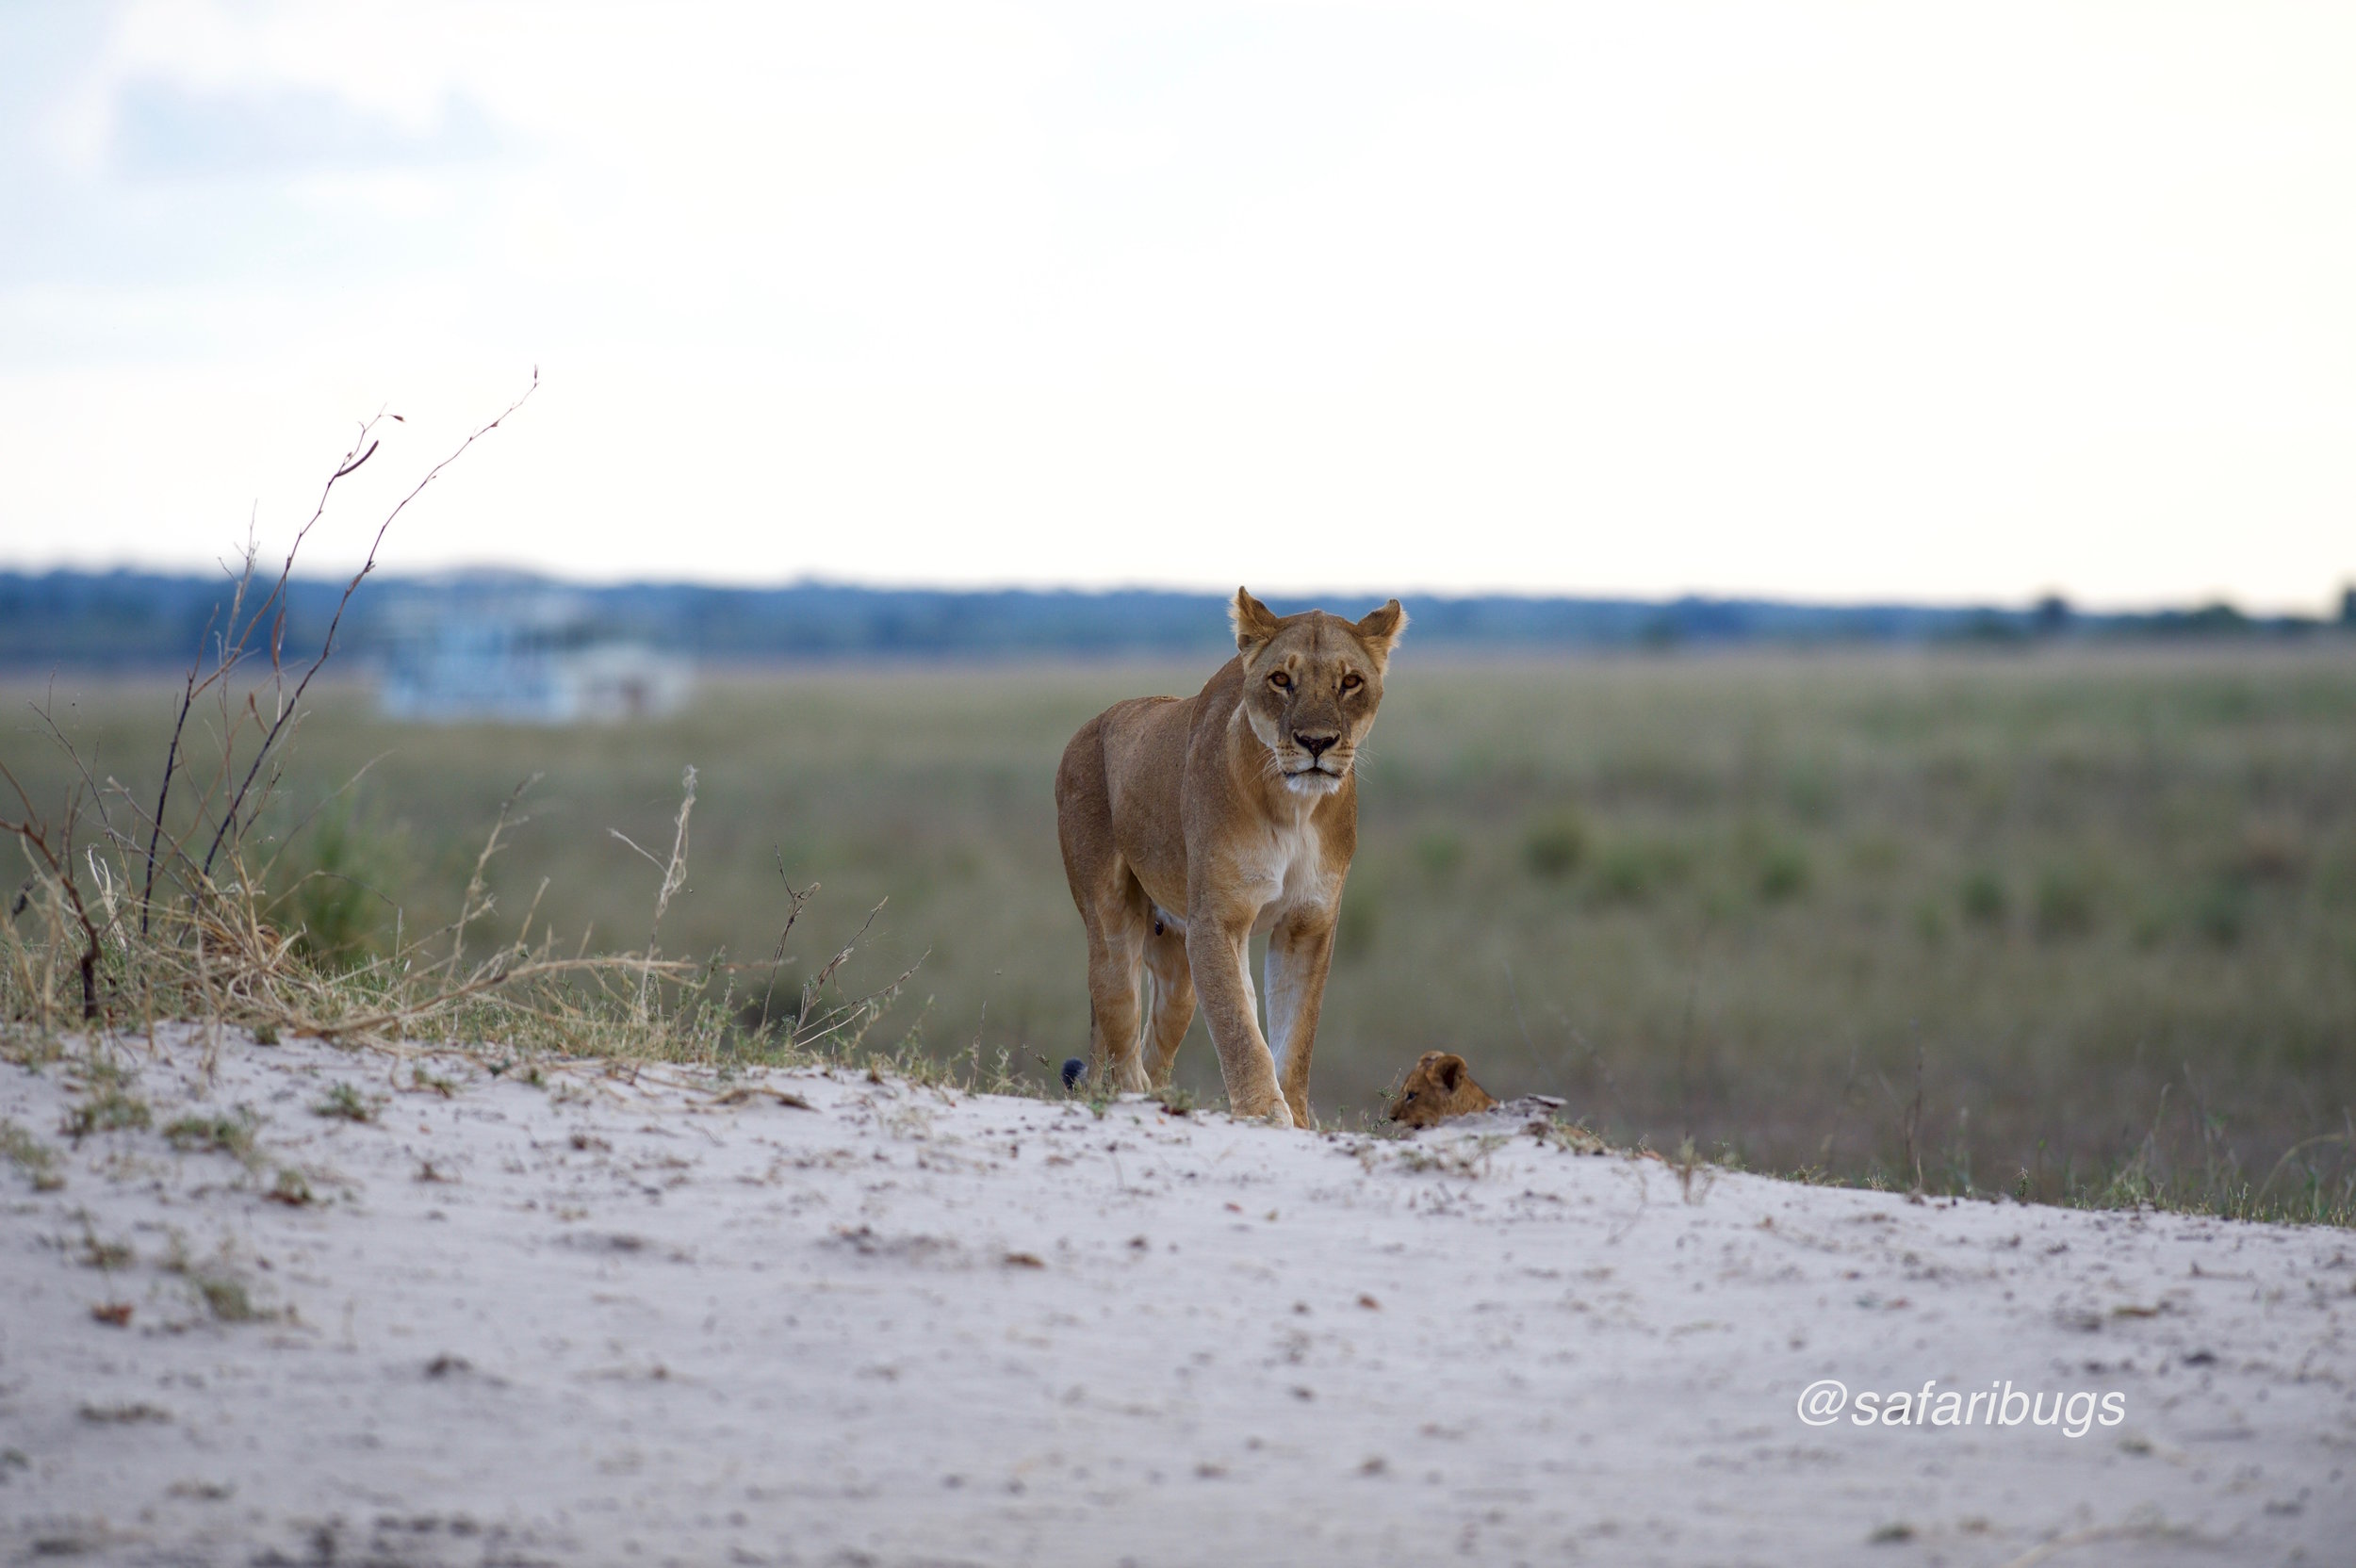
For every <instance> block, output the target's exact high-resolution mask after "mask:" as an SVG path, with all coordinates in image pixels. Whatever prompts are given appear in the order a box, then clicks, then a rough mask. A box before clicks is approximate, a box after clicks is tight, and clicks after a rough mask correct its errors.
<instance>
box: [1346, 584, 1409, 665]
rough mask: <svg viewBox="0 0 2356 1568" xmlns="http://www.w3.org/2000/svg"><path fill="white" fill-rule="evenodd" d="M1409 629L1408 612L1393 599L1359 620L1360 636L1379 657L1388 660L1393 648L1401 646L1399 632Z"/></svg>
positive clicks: (1368, 612)
mask: <svg viewBox="0 0 2356 1568" xmlns="http://www.w3.org/2000/svg"><path fill="white" fill-rule="evenodd" d="M1406 629H1407V612H1406V611H1404V610H1401V609H1400V608H1399V600H1397V599H1393V600H1391V602H1390V603H1388V604H1386V605H1384V606H1383V608H1382V609H1380V610H1369V611H1367V612H1366V614H1365V615H1364V616H1363V617H1362V618H1361V619H1360V620H1359V622H1358V636H1359V638H1360V639H1361V640H1362V641H1364V642H1365V643H1366V647H1367V648H1368V650H1370V651H1371V652H1372V653H1373V654H1374V656H1375V657H1376V658H1377V659H1384V660H1387V659H1389V658H1390V656H1391V650H1392V649H1393V648H1395V647H1397V646H1399V634H1400V633H1401V632H1403V631H1405V630H1406Z"/></svg>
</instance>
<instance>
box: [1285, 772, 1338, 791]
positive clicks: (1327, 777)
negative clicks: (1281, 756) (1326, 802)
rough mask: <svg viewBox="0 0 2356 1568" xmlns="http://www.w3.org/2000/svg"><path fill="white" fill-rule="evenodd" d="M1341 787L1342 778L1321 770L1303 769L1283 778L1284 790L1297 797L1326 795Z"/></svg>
mask: <svg viewBox="0 0 2356 1568" xmlns="http://www.w3.org/2000/svg"><path fill="white" fill-rule="evenodd" d="M1341 787H1342V776H1341V775H1339V774H1335V773H1327V772H1326V771H1325V770H1324V769H1322V768H1303V769H1301V771H1300V772H1299V773H1288V774H1286V775H1285V776H1284V788H1286V789H1287V790H1290V791H1291V792H1293V793H1295V794H1297V795H1328V794H1332V793H1333V792H1334V791H1335V790H1338V789H1340V788H1341Z"/></svg>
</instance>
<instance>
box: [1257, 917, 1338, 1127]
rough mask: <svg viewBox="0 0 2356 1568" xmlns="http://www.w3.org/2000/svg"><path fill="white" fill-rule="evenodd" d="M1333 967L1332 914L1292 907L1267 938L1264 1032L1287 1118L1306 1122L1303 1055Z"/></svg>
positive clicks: (1313, 1036)
mask: <svg viewBox="0 0 2356 1568" xmlns="http://www.w3.org/2000/svg"><path fill="white" fill-rule="evenodd" d="M1332 967H1333V910H1332V909H1329V908H1308V909H1296V910H1294V911H1293V912H1292V913H1290V914H1288V915H1286V916H1285V917H1284V919H1283V920H1281V921H1278V922H1277V923H1276V929H1275V930H1273V931H1271V932H1269V933H1268V1044H1269V1045H1270V1046H1272V1047H1273V1048H1274V1049H1275V1052H1276V1072H1277V1081H1278V1083H1279V1084H1280V1085H1281V1086H1283V1088H1284V1102H1285V1103H1286V1104H1288V1105H1290V1106H1291V1107H1292V1113H1293V1120H1295V1121H1296V1122H1298V1123H1300V1124H1301V1126H1303V1127H1307V1126H1310V1125H1312V1123H1311V1121H1310V1120H1309V1054H1310V1052H1311V1051H1312V1050H1314V1049H1315V1048H1316V1046H1317V1011H1318V1009H1319V1008H1320V1007H1322V1006H1323V1005H1325V972H1326V971H1327V970H1329V969H1331V968H1332Z"/></svg>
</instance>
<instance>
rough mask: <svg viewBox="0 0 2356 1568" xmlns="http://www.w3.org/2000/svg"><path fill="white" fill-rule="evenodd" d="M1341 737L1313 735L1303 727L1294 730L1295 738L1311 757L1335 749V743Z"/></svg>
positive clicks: (1319, 755)
mask: <svg viewBox="0 0 2356 1568" xmlns="http://www.w3.org/2000/svg"><path fill="white" fill-rule="evenodd" d="M1340 739H1341V737H1340V736H1339V735H1312V734H1310V733H1309V732H1308V731H1306V730H1302V729H1296V730H1294V731H1293V740H1294V741H1295V742H1296V743H1299V744H1300V746H1301V750H1303V751H1305V752H1307V753H1308V754H1309V755H1310V756H1311V757H1322V756H1324V755H1325V754H1326V753H1327V752H1328V751H1330V750H1332V749H1333V743H1334V742H1336V741H1338V740H1340Z"/></svg>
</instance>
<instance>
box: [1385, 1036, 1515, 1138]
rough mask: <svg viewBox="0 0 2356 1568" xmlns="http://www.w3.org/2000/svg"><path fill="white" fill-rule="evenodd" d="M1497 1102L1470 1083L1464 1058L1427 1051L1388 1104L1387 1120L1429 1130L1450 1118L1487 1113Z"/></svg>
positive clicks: (1470, 1079) (1470, 1073)
mask: <svg viewBox="0 0 2356 1568" xmlns="http://www.w3.org/2000/svg"><path fill="white" fill-rule="evenodd" d="M1496 1104H1497V1096H1495V1095H1493V1094H1491V1093H1490V1092H1489V1091H1488V1090H1487V1089H1484V1088H1482V1087H1481V1086H1480V1085H1479V1084H1476V1083H1474V1082H1473V1076H1472V1072H1471V1070H1469V1069H1467V1068H1466V1067H1465V1066H1464V1057H1462V1056H1459V1055H1457V1054H1455V1053H1454V1052H1452V1051H1427V1052H1425V1053H1424V1054H1422V1055H1421V1056H1420V1057H1418V1058H1416V1061H1415V1066H1414V1067H1412V1068H1410V1069H1408V1070H1407V1084H1406V1086H1405V1087H1403V1088H1401V1089H1400V1090H1399V1098H1398V1099H1397V1100H1395V1101H1393V1102H1392V1103H1391V1119H1392V1120H1393V1121H1403V1122H1405V1123H1407V1125H1408V1126H1410V1127H1430V1126H1432V1125H1434V1124H1436V1123H1438V1122H1442V1121H1446V1120H1448V1119H1449V1118H1450V1117H1459V1116H1470V1115H1472V1114H1473V1113H1474V1112H1475V1111H1485V1110H1489V1109H1491V1108H1492V1107H1494V1106H1495V1105H1496Z"/></svg>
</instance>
